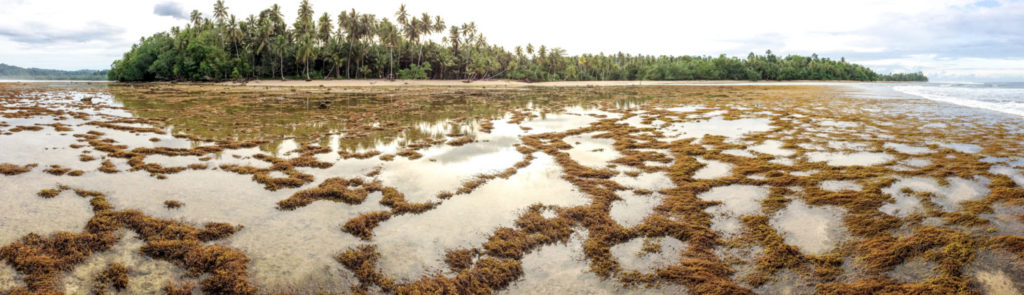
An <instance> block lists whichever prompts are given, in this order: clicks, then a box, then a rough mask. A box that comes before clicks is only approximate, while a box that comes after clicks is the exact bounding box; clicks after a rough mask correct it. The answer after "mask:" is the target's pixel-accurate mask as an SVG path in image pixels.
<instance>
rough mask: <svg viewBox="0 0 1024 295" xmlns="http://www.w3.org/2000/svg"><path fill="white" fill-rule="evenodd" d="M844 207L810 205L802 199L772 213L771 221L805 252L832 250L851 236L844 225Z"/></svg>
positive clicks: (816, 252)
mask: <svg viewBox="0 0 1024 295" xmlns="http://www.w3.org/2000/svg"><path fill="white" fill-rule="evenodd" d="M844 215H845V212H844V210H843V209H842V208H838V207H835V206H813V207H812V206H808V205H807V204H806V203H804V202H803V201H802V200H796V201H793V202H790V204H789V206H787V207H786V208H785V209H782V211H779V212H777V213H776V214H775V215H774V216H772V220H771V224H772V226H774V227H775V228H776V229H777V230H778V231H780V232H781V233H782V237H783V238H784V239H785V241H786V243H787V244H791V245H795V246H797V247H798V248H800V250H801V251H802V252H804V253H808V254H812V255H822V254H825V253H828V252H829V251H830V250H832V249H833V248H835V247H836V245H838V244H839V243H842V241H843V240H845V239H846V238H847V237H848V234H847V233H846V228H845V227H844V226H843V222H842V219H843V216H844Z"/></svg>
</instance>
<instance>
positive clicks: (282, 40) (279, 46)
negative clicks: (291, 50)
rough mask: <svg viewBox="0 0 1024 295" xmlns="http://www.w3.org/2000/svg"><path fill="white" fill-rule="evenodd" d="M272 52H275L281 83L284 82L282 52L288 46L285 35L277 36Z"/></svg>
mask: <svg viewBox="0 0 1024 295" xmlns="http://www.w3.org/2000/svg"><path fill="white" fill-rule="evenodd" d="M273 45H274V51H277V60H278V65H279V70H280V72H281V81H284V52H285V49H287V46H288V38H287V37H285V35H283V34H282V35H277V38H276V39H274V44H273Z"/></svg>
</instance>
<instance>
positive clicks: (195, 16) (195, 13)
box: [191, 10, 203, 29]
mask: <svg viewBox="0 0 1024 295" xmlns="http://www.w3.org/2000/svg"><path fill="white" fill-rule="evenodd" d="M191 20H192V27H193V28H197V29H198V28H199V24H200V21H202V20H203V14H202V13H199V10H192V15H191Z"/></svg>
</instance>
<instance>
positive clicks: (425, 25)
mask: <svg viewBox="0 0 1024 295" xmlns="http://www.w3.org/2000/svg"><path fill="white" fill-rule="evenodd" d="M417 31H419V32H420V33H421V34H425V35H430V33H432V32H433V31H434V23H433V20H432V19H431V18H430V15H429V14H427V13H426V12H424V13H423V15H422V18H420V21H419V28H418V29H417ZM417 41H418V40H417ZM416 43H417V45H419V48H420V50H419V53H418V54H417V55H416V64H421V63H422V62H423V44H421V43H420V42H416Z"/></svg>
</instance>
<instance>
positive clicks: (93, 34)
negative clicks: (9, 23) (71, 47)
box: [0, 22, 124, 45]
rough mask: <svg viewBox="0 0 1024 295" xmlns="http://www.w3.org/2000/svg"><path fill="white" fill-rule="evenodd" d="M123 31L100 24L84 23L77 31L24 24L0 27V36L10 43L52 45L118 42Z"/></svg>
mask: <svg viewBox="0 0 1024 295" xmlns="http://www.w3.org/2000/svg"><path fill="white" fill-rule="evenodd" d="M122 32H124V29H122V28H119V27H115V26H111V25H108V24H104V23H100V22H89V23H86V24H85V25H84V26H82V27H81V28H79V29H66V28H53V27H51V26H49V25H46V24H43V23H37V22H29V23H25V25H24V26H21V27H17V28H15V27H0V36H2V37H7V39H10V40H11V41H14V42H18V43H23V44H31V45H50V44H54V43H65V42H71V43H85V42H90V41H118V40H120V38H119V37H120V35H121V33H122Z"/></svg>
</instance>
